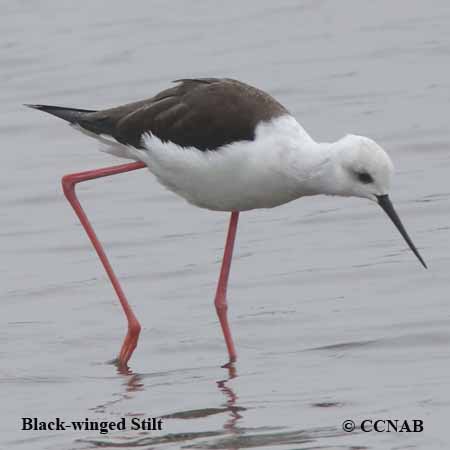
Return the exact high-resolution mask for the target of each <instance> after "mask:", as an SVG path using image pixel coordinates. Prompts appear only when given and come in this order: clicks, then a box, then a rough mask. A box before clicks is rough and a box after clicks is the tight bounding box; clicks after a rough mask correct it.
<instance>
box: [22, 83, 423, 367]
mask: <svg viewBox="0 0 450 450" xmlns="http://www.w3.org/2000/svg"><path fill="white" fill-rule="evenodd" d="M25 106H28V107H31V108H34V109H37V110H40V111H43V112H46V113H49V114H51V115H53V116H56V117H58V118H60V119H63V120H64V121H66V122H68V123H69V124H70V125H72V126H73V127H75V128H76V129H77V130H79V131H81V132H83V133H85V134H88V135H89V136H91V137H93V138H95V139H97V140H98V141H99V142H100V144H101V146H100V149H101V150H103V151H105V152H107V153H110V154H112V155H115V156H117V157H120V158H125V159H127V160H131V161H132V162H127V163H125V164H120V165H115V166H112V167H105V168H99V169H93V170H87V171H84V172H79V173H71V174H67V175H64V176H63V177H62V187H63V192H64V194H65V196H66V198H67V200H68V201H69V202H70V204H71V206H72V207H73V209H74V211H75V213H76V215H77V216H78V218H79V220H80V222H81V224H82V226H83V227H84V229H85V231H86V233H87V235H88V237H89V239H90V240H91V242H92V244H93V246H94V249H95V251H96V252H97V254H98V256H99V258H100V260H101V262H102V264H103V266H104V268H105V270H106V273H107V275H108V276H109V278H110V281H111V283H112V285H113V287H114V289H115V291H116V294H117V296H118V299H119V301H120V303H121V305H122V308H123V311H124V313H125V316H126V319H127V324H128V329H127V334H126V336H125V339H124V341H123V344H122V347H121V349H120V352H119V355H118V358H117V359H116V362H117V364H118V366H119V367H128V363H129V360H130V358H131V356H132V354H133V352H134V350H135V348H136V346H137V343H138V339H139V333H140V331H141V325H140V323H139V321H138V319H137V317H136V315H135V314H134V312H133V310H132V308H131V306H130V304H129V302H128V300H127V298H126V296H125V294H124V292H123V290H122V287H121V285H120V283H119V280H118V278H117V277H116V275H115V273H114V271H113V269H112V266H111V264H110V262H109V260H108V258H107V256H106V253H105V251H104V249H103V247H102V245H101V243H100V241H99V239H98V237H97V235H96V233H95V231H94V229H93V227H92V225H91V223H90V221H89V219H88V217H87V215H86V213H85V212H84V210H83V208H82V206H81V204H80V202H79V200H78V198H77V196H76V193H75V186H76V184H77V183H80V182H84V181H88V180H93V179H96V178H101V177H107V176H112V175H116V174H119V173H124V172H130V171H133V170H137V169H143V168H147V169H148V170H149V171H150V172H151V173H152V174H153V175H154V176H155V177H156V178H157V180H158V181H159V182H160V183H161V184H162V185H163V186H165V187H166V188H167V189H169V190H170V191H172V192H174V193H176V194H177V195H179V196H180V197H182V198H184V199H185V200H186V201H187V202H189V203H190V204H192V205H195V206H197V207H200V208H206V209H208V210H212V211H226V212H228V213H230V219H229V225H228V231H227V236H226V241H225V247H224V254H223V259H222V264H221V268H220V274H219V279H218V283H217V288H216V294H215V297H214V305H215V308H216V312H217V316H218V319H219V322H220V325H221V328H222V333H223V336H224V340H225V344H226V348H227V352H228V363H227V364H226V365H225V366H227V365H228V366H230V365H232V364H233V363H234V362H235V361H236V359H237V353H236V349H235V345H234V342H233V338H232V334H231V329H230V326H229V322H228V314H227V310H228V302H227V287H228V279H229V274H230V267H231V261H232V256H233V248H234V242H235V237H236V232H237V226H238V219H239V216H240V214H241V213H242V212H244V211H249V210H253V209H260V208H273V207H276V206H279V205H282V204H285V203H288V202H290V201H293V200H296V199H299V198H302V197H310V196H316V195H331V196H340V197H359V198H363V199H368V200H370V201H372V202H374V203H377V204H378V205H379V206H380V207H381V208H382V209H383V210H384V212H385V213H386V214H387V215H388V217H389V218H390V219H391V221H392V222H393V224H394V225H395V226H396V228H397V229H398V231H399V232H400V234H401V235H402V236H403V238H404V240H405V241H406V243H407V244H408V246H409V248H410V249H411V250H412V252H413V253H414V254H415V256H416V257H417V258H418V260H419V261H420V263H421V264H422V265H423V267H424V268H427V265H426V263H425V261H424V259H423V258H422V256H421V255H420V253H419V251H418V250H417V248H416V246H415V245H414V243H413V242H412V240H411V238H410V237H409V235H408V233H407V232H406V230H405V228H404V226H403V224H402V222H401V221H400V218H399V216H398V215H397V213H396V211H395V209H394V206H393V204H392V202H391V200H390V197H389V190H390V184H391V179H392V176H393V171H394V166H393V163H392V161H391V159H390V157H389V156H388V154H387V153H386V151H385V150H384V149H383V148H382V147H381V146H380V145H378V144H377V143H376V142H375V141H374V140H372V139H370V138H368V137H365V136H359V135H353V134H347V135H345V136H344V137H342V138H341V139H338V140H337V141H335V142H317V141H315V140H314V139H313V138H312V137H311V136H310V135H309V134H308V133H307V132H306V130H305V129H304V128H303V127H302V126H301V125H300V123H299V122H298V121H297V120H296V118H295V117H294V116H293V115H292V114H291V113H290V112H289V111H288V110H287V109H286V107H285V106H283V105H282V104H281V103H280V102H278V101H277V100H276V99H275V98H273V97H272V96H271V95H270V94H268V93H266V92H264V91H263V90H260V89H258V88H256V87H253V86H251V85H249V84H246V83H243V82H241V81H238V80H235V79H231V78H183V79H179V80H175V81H174V85H173V86H172V87H169V88H167V89H165V90H163V91H161V92H160V93H158V94H156V95H154V96H153V97H150V98H147V99H144V100H141V101H137V102H133V103H128V104H125V105H122V106H118V107H114V108H108V109H100V110H95V109H79V108H69V107H61V106H50V105H42V104H27V105H25Z"/></svg>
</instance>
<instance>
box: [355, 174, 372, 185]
mask: <svg viewBox="0 0 450 450" xmlns="http://www.w3.org/2000/svg"><path fill="white" fill-rule="evenodd" d="M356 176H357V177H358V180H359V181H361V183H364V184H369V183H373V178H372V175H370V174H369V173H367V172H358V173H357V174H356Z"/></svg>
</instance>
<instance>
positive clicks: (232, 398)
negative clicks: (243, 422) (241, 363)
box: [217, 365, 245, 450]
mask: <svg viewBox="0 0 450 450" xmlns="http://www.w3.org/2000/svg"><path fill="white" fill-rule="evenodd" d="M227 370H228V378H226V379H225V380H221V381H217V386H218V388H219V389H220V390H221V391H222V392H223V393H224V394H225V397H226V403H225V405H224V406H225V407H226V410H227V411H228V413H229V418H228V420H227V421H226V422H225V424H224V426H223V428H224V430H226V431H227V432H229V433H230V434H232V435H233V436H234V437H235V438H237V437H238V435H239V434H240V432H239V428H238V427H237V423H238V421H239V419H242V416H241V415H240V414H239V412H242V411H245V408H243V407H241V406H237V405H236V401H237V399H238V396H237V395H236V393H235V392H234V391H233V389H232V388H231V387H230V386H229V385H228V383H229V382H230V381H231V380H232V379H233V378H236V377H237V373H236V368H235V367H234V366H233V365H230V366H228V367H227ZM232 442H236V440H235V439H232ZM228 448H229V450H238V448H239V447H236V446H234V445H233V446H231V447H228Z"/></svg>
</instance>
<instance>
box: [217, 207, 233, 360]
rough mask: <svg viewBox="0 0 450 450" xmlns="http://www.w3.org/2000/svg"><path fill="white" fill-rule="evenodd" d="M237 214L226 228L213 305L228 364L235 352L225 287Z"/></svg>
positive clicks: (231, 218)
mask: <svg viewBox="0 0 450 450" xmlns="http://www.w3.org/2000/svg"><path fill="white" fill-rule="evenodd" d="M238 219H239V212H237V211H234V212H232V213H231V217H230V225H229V227H228V234H227V240H226V243H225V250H224V254H223V260H222V267H221V269H220V277H219V282H218V284H217V291H216V298H215V300H214V304H215V306H216V311H217V315H218V316H219V321H220V325H221V327H222V332H223V337H224V338H225V343H226V345H227V350H228V355H229V357H230V363H233V362H234V361H236V350H235V348H234V343H233V337H232V336H231V330H230V326H229V324H228V317H227V309H228V305H227V285H228V276H229V274H230V266H231V259H232V257H233V247H234V239H235V237H236V230H237V225H238Z"/></svg>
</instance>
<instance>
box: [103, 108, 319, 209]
mask: <svg viewBox="0 0 450 450" xmlns="http://www.w3.org/2000/svg"><path fill="white" fill-rule="evenodd" d="M310 139H311V138H310V137H309V136H308V134H307V133H306V132H305V131H304V130H303V128H302V127H301V126H300V125H299V124H298V122H297V121H296V120H295V119H294V118H293V117H292V116H282V117H279V118H277V119H274V120H273V121H271V122H265V123H261V124H260V125H258V127H257V128H256V132H255V139H254V140H253V141H240V142H236V143H233V144H229V145H226V146H223V147H220V148H219V149H216V150H214V151H200V150H198V149H196V148H195V147H189V148H183V147H180V146H178V145H176V144H174V143H171V142H161V141H160V140H159V139H158V138H157V137H156V136H154V135H151V134H147V135H145V136H144V137H143V143H144V146H145V150H138V149H135V148H130V147H125V148H123V150H121V149H120V147H124V146H122V145H121V144H115V143H114V144H112V143H111V144H110V143H109V142H108V145H107V146H106V147H105V148H104V150H105V151H107V152H108V153H113V154H115V155H116V156H123V157H125V158H130V157H131V158H133V159H136V160H141V161H143V162H144V163H145V164H147V166H148V168H149V170H150V172H152V173H153V174H154V175H155V176H156V177H157V179H158V180H159V181H160V182H161V183H162V184H163V185H164V186H166V187H167V188H168V189H170V190H171V191H173V192H175V193H177V194H178V195H180V196H181V197H183V198H185V199H186V200H187V201H188V202H189V203H192V204H194V205H196V206H199V207H202V208H207V209H212V210H219V211H245V210H249V209H255V208H272V207H274V206H278V205H281V204H283V203H286V202H289V201H291V200H294V199H295V198H298V197H299V196H300V194H299V192H298V186H297V185H296V183H295V180H294V179H293V178H292V177H290V176H289V172H290V171H289V167H287V165H288V164H289V162H290V160H291V153H292V152H294V151H297V149H298V146H299V142H301V141H302V140H304V141H308V140H310Z"/></svg>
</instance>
